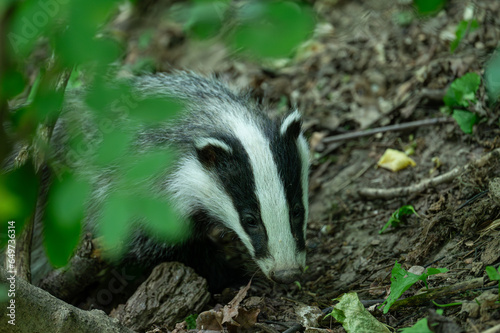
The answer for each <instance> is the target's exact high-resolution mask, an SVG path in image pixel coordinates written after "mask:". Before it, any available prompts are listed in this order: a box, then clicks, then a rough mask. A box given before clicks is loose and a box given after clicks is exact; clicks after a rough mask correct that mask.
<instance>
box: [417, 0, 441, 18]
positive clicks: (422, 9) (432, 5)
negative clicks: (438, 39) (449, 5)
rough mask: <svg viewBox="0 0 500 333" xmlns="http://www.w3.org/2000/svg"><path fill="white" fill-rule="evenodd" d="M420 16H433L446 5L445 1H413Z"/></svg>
mask: <svg viewBox="0 0 500 333" xmlns="http://www.w3.org/2000/svg"><path fill="white" fill-rule="evenodd" d="M413 5H414V6H415V8H416V9H417V11H418V13H419V14H420V15H435V14H437V13H439V11H440V10H441V9H443V8H444V6H445V5H446V0H413Z"/></svg>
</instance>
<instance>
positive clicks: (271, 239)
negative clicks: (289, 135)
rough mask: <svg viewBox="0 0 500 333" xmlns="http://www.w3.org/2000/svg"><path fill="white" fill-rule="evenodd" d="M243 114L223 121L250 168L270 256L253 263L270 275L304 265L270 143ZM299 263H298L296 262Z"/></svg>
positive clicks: (233, 115) (237, 114)
mask: <svg viewBox="0 0 500 333" xmlns="http://www.w3.org/2000/svg"><path fill="white" fill-rule="evenodd" d="M244 115H245V112H238V113H236V112H235V113H234V114H232V115H231V117H226V118H225V119H224V122H225V123H226V124H227V126H228V128H231V129H232V130H233V134H234V135H235V136H236V137H237V138H238V139H239V140H240V142H241V143H242V145H243V147H244V149H245V151H246V152H247V154H248V156H249V159H250V164H251V166H252V170H253V175H254V181H255V188H256V196H257V200H258V201H259V204H260V210H261V219H262V223H263V224H264V227H265V229H266V232H267V237H268V244H267V245H268V251H269V257H267V258H264V259H263V260H261V259H259V260H256V262H257V264H258V265H259V266H260V268H261V269H262V271H263V272H264V273H265V274H266V275H267V276H269V274H270V273H271V271H273V270H282V269H289V268H298V267H299V266H303V265H304V263H305V262H302V259H300V260H298V259H299V258H297V256H296V241H295V239H294V238H293V234H292V231H291V227H290V218H289V213H288V212H289V207H288V203H287V200H286V196H285V191H284V188H283V184H282V182H281V179H280V177H279V174H278V169H277V166H276V163H275V161H274V158H273V155H272V152H271V149H270V147H269V140H268V139H267V138H266V137H265V135H264V133H262V130H261V129H260V128H259V127H258V125H257V124H256V123H255V122H253V121H252V120H251V119H244V118H243V117H244ZM298 261H301V262H298Z"/></svg>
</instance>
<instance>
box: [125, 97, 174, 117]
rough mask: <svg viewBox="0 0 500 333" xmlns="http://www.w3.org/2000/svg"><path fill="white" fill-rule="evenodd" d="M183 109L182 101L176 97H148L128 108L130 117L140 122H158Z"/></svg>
mask: <svg viewBox="0 0 500 333" xmlns="http://www.w3.org/2000/svg"><path fill="white" fill-rule="evenodd" d="M183 109H184V103H182V101H181V100H179V99H177V98H168V97H163V98H154V97H150V98H147V99H143V100H140V101H137V102H136V103H135V105H133V107H132V108H131V109H130V117H131V119H132V120H134V121H138V122H140V123H154V124H155V123H159V122H162V121H165V120H167V119H169V118H172V117H175V116H176V115H177V114H178V113H179V112H180V111H181V110H183Z"/></svg>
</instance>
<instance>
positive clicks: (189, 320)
mask: <svg viewBox="0 0 500 333" xmlns="http://www.w3.org/2000/svg"><path fill="white" fill-rule="evenodd" d="M197 318H198V315H197V314H196V313H194V314H192V315H189V316H187V317H186V319H184V321H185V322H186V326H187V327H186V329H188V330H194V329H196V319H197Z"/></svg>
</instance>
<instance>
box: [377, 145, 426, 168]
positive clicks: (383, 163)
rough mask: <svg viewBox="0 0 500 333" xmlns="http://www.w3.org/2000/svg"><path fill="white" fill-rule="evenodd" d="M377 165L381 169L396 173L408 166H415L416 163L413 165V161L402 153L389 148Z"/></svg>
mask: <svg viewBox="0 0 500 333" xmlns="http://www.w3.org/2000/svg"><path fill="white" fill-rule="evenodd" d="M377 165H378V166H379V167H381V168H384V169H388V170H391V171H394V172H396V171H399V170H402V169H404V168H406V167H408V166H409V165H411V166H416V165H417V163H415V161H414V160H412V159H411V158H409V157H408V156H407V155H406V154H405V153H403V152H402V151H399V150H395V149H390V148H389V149H387V150H386V151H385V153H384V155H382V157H381V158H380V160H379V161H378V162H377Z"/></svg>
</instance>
